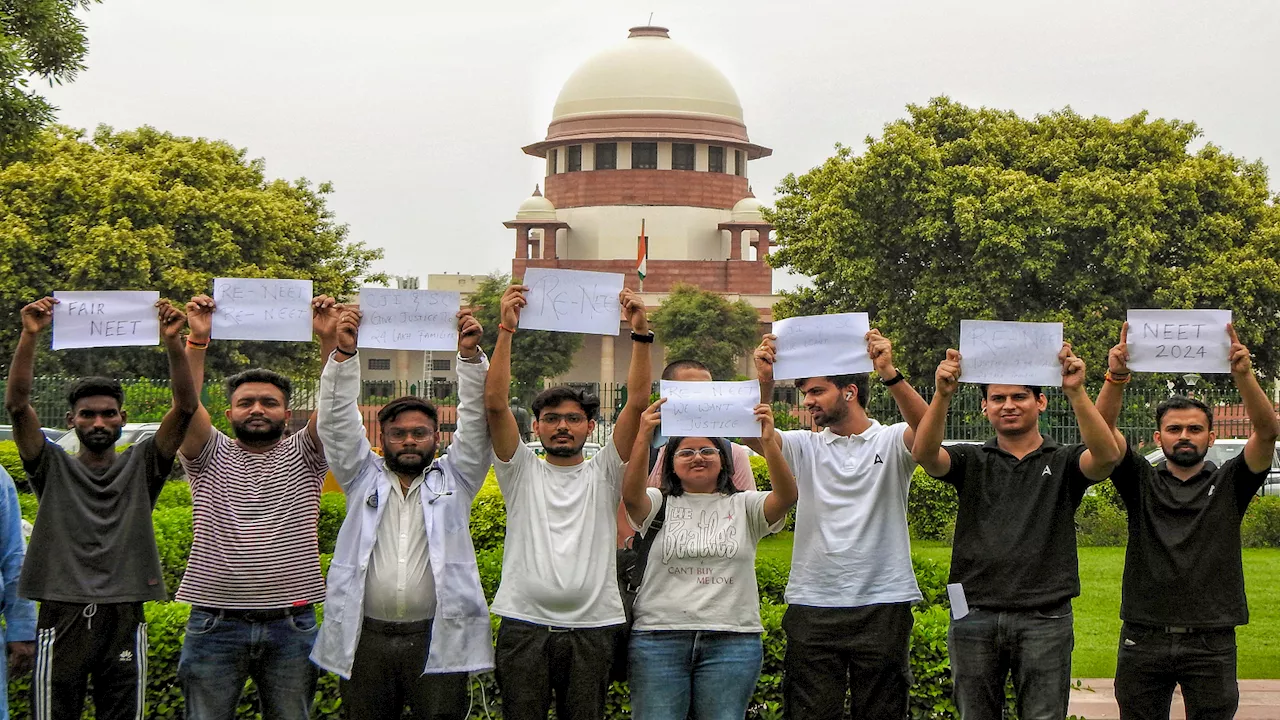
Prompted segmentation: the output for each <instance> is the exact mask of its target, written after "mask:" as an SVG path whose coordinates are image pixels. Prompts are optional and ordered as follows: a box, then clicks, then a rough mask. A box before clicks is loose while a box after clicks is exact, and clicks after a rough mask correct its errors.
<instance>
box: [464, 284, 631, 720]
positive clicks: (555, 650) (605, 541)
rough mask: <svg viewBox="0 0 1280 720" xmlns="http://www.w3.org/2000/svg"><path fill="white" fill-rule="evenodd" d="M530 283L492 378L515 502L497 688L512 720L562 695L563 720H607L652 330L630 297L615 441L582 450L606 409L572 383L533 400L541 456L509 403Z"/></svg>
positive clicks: (493, 420)
mask: <svg viewBox="0 0 1280 720" xmlns="http://www.w3.org/2000/svg"><path fill="white" fill-rule="evenodd" d="M528 289H529V288H527V287H525V286H523V285H512V286H511V287H509V288H507V290H506V292H505V293H504V294H503V296H502V309H501V322H500V323H499V325H498V342H497V344H496V346H495V347H494V351H493V359H492V361H491V364H490V368H489V376H488V378H487V379H486V382H485V411H486V414H487V415H488V420H489V431H490V435H491V437H492V441H493V453H494V469H495V471H496V473H497V477H498V486H499V488H500V489H501V490H502V495H503V498H504V499H505V501H506V506H507V536H506V542H505V546H504V550H503V557H502V582H501V584H500V585H499V586H498V594H497V596H496V597H495V598H494V600H493V605H492V611H493V613H494V614H495V615H499V616H501V618H502V625H501V627H500V628H499V630H498V645H497V648H496V662H495V664H496V665H497V680H498V689H499V692H500V693H501V697H502V713H503V717H504V718H506V719H507V720H546V717H547V711H548V709H550V707H551V702H552V700H553V698H554V700H555V706H556V717H558V718H560V720H599V719H600V718H602V717H604V705H605V694H606V693H607V691H608V689H609V670H610V666H611V665H612V662H613V654H614V643H615V642H617V640H618V635H619V632H618V631H619V629H620V627H621V626H622V625H623V623H624V622H626V616H625V615H624V614H623V608H622V596H621V594H620V593H619V591H618V579H617V578H618V576H617V567H616V565H617V558H616V552H615V551H616V545H615V535H616V524H615V522H614V518H615V513H616V512H617V509H618V503H619V502H621V499H622V471H623V467H624V464H625V463H626V461H627V457H628V456H629V455H630V454H631V448H632V445H633V444H634V443H635V439H636V433H637V431H638V429H639V423H640V414H641V413H642V412H643V411H644V409H645V407H646V406H647V405H648V400H649V386H650V377H649V374H650V369H649V345H650V344H651V343H652V342H653V333H652V332H650V331H649V320H648V317H647V315H646V313H645V307H644V301H643V300H641V299H640V296H639V295H637V294H636V293H634V292H632V291H630V290H623V291H622V293H621V295H619V302H620V303H621V305H622V311H623V313H624V315H625V316H626V320H627V322H628V323H629V324H630V325H631V339H632V352H631V366H630V370H629V372H628V375H627V404H626V405H625V406H624V407H623V408H622V412H621V414H619V415H618V420H617V423H616V424H615V425H614V430H613V437H612V438H611V439H610V440H609V442H608V443H606V444H605V446H604V448H603V449H602V450H601V451H600V452H599V453H597V454H596V455H595V456H594V457H592V458H591V459H590V460H586V459H584V457H583V454H582V448H583V446H584V445H585V443H586V440H587V438H588V437H589V436H590V434H591V432H592V431H593V430H594V429H595V424H596V414H597V412H598V411H599V409H600V403H599V401H598V400H596V399H595V398H594V397H591V396H589V395H586V394H584V393H582V392H580V391H578V390H574V389H572V388H568V387H554V388H550V389H548V390H545V391H543V392H542V393H540V394H539V395H538V397H537V398H536V399H534V401H533V417H534V421H533V431H534V432H535V433H536V434H537V435H538V438H539V440H541V441H542V447H543V449H544V450H545V451H546V460H545V461H543V460H540V459H539V458H538V457H537V456H536V455H535V454H534V453H533V451H532V450H530V449H529V448H528V447H527V446H526V445H525V444H524V443H523V442H521V440H520V432H519V428H518V427H517V425H516V420H515V416H514V415H513V414H512V413H511V408H510V406H509V405H508V404H507V398H508V396H509V394H510V385H511V343H512V337H513V336H514V335H515V333H516V331H517V327H518V325H519V322H520V310H521V309H522V308H523V307H524V306H525V304H526V300H525V297H524V293H525V292H527V291H528Z"/></svg>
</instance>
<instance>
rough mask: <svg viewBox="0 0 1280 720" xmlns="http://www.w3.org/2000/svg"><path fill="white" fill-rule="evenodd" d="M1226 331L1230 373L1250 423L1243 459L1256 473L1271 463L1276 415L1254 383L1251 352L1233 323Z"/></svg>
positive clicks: (1278, 428) (1278, 430)
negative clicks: (1229, 352)
mask: <svg viewBox="0 0 1280 720" xmlns="http://www.w3.org/2000/svg"><path fill="white" fill-rule="evenodd" d="M1227 333H1228V335H1229V336H1230V337H1231V355H1230V357H1231V377H1232V379H1233V380H1235V382H1236V388H1237V389H1239V390H1240V399H1241V400H1242V401H1244V410H1245V412H1246V413H1248V414H1249V422H1250V423H1252V425H1253V432H1251V433H1249V441H1248V442H1246V443H1245V444H1244V461H1245V464H1246V465H1248V466H1249V470H1251V471H1253V472H1255V473H1260V472H1262V471H1264V470H1266V469H1268V468H1270V467H1271V457H1272V455H1273V454H1274V453H1275V450H1276V436H1277V434H1280V418H1277V417H1276V411H1275V408H1274V407H1272V405H1271V400H1270V398H1268V397H1267V393H1266V391H1265V390H1263V389H1262V386H1261V385H1259V384H1258V376H1257V375H1254V374H1253V356H1252V355H1250V354H1249V348H1247V347H1245V346H1244V345H1243V344H1242V343H1241V342H1240V338H1239V337H1237V336H1236V329H1235V326H1234V325H1230V324H1228V325H1227Z"/></svg>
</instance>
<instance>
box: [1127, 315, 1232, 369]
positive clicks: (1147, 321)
mask: <svg viewBox="0 0 1280 720" xmlns="http://www.w3.org/2000/svg"><path fill="white" fill-rule="evenodd" d="M1230 322H1231V311H1230V310H1130V311H1129V335H1128V338H1127V340H1128V343H1127V344H1128V348H1129V369H1130V370H1134V371H1137V372H1172V373H1179V374H1181V373H1229V372H1231V337H1230V336H1229V335H1227V323H1230Z"/></svg>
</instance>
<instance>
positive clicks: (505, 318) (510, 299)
mask: <svg viewBox="0 0 1280 720" xmlns="http://www.w3.org/2000/svg"><path fill="white" fill-rule="evenodd" d="M528 291H529V286H528V285H512V286H510V287H508V288H507V289H506V291H504V292H503V293H502V303H501V308H500V309H499V315H498V317H499V318H501V324H502V325H503V326H505V327H506V328H507V329H508V330H510V331H511V332H515V331H516V328H517V327H519V326H520V311H521V310H522V309H524V306H525V305H528V304H529V301H528V300H526V299H525V297H524V294H525V293H526V292H528Z"/></svg>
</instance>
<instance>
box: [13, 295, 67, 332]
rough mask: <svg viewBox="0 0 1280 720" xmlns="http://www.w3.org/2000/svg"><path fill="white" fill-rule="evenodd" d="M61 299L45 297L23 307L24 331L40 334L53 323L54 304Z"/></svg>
mask: <svg viewBox="0 0 1280 720" xmlns="http://www.w3.org/2000/svg"><path fill="white" fill-rule="evenodd" d="M59 302H61V301H60V300H58V299H57V298H54V297H43V298H40V299H39V300H37V301H35V302H33V303H31V304H30V305H27V306H26V307H24V308H22V332H24V333H28V334H31V335H38V334H40V333H42V332H44V329H45V328H47V327H49V326H50V325H52V324H53V306H54V305H57V304H58V303H59Z"/></svg>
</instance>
